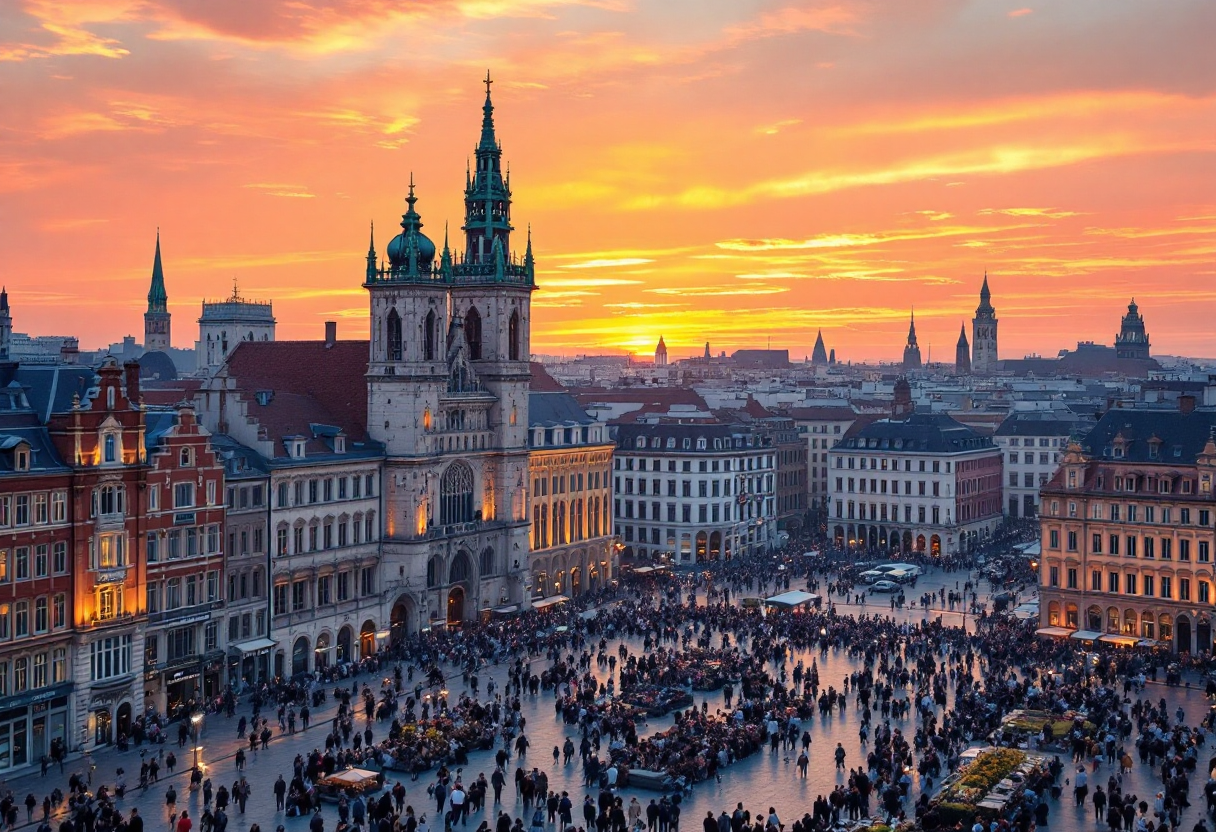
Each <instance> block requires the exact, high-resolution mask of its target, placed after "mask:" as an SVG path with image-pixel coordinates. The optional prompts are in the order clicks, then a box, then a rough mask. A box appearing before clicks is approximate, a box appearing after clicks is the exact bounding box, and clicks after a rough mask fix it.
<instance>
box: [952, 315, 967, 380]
mask: <svg viewBox="0 0 1216 832" xmlns="http://www.w3.org/2000/svg"><path fill="white" fill-rule="evenodd" d="M954 371H955V372H956V373H958V374H959V375H969V374H970V373H971V345H970V344H969V343H967V325H966V324H965V323H960V324H959V326H958V343H957V344H955V345H954Z"/></svg>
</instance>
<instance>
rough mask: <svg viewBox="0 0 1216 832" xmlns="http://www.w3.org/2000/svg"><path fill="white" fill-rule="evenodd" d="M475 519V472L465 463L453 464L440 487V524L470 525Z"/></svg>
mask: <svg viewBox="0 0 1216 832" xmlns="http://www.w3.org/2000/svg"><path fill="white" fill-rule="evenodd" d="M472 519H473V472H472V470H471V469H470V468H469V466H468V465H465V464H464V463H463V462H453V463H452V464H451V465H449V466H448V467H447V470H446V471H444V472H443V480H442V482H441V483H440V486H439V522H440V523H441V524H443V525H445V526H446V525H448V524H450V523H468V522H471V521H472Z"/></svg>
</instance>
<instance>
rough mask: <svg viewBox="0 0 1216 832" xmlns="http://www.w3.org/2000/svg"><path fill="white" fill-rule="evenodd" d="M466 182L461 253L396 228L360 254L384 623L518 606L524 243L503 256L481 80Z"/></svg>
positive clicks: (501, 212)
mask: <svg viewBox="0 0 1216 832" xmlns="http://www.w3.org/2000/svg"><path fill="white" fill-rule="evenodd" d="M475 158H476V165H475V168H474V170H472V171H470V172H469V174H468V175H467V177H466V184H465V194H464V203H465V217H464V225H463V226H462V231H463V232H464V251H463V252H459V251H457V252H454V251H452V250H451V248H450V247H449V245H448V241H447V238H446V233H445V239H444V244H443V250H442V252H441V253H438V256H437V252H436V246H435V244H434V243H433V242H432V241H431V240H430V239H429V238H428V237H426V235H424V234H423V233H422V219H421V216H420V215H419V213H418V211H417V210H416V208H415V204H416V202H417V197H416V196H415V195H414V186H413V185H412V184H411V186H410V192H409V196H408V197H407V199H406V203H407V206H408V208H407V211H406V213H405V214H404V215H403V216H402V218H401V233H400V234H398V235H397V236H396V237H394V238H393V240H392V241H390V242H389V244H388V247H387V251H386V253H387V257H386V258H385V259H384V260H383V261H381V260H380V259H379V258H378V257H377V254H376V251H375V248H374V244H373V246H372V248H371V249H370V250H369V251H368V254H367V269H366V278H365V281H364V284H363V285H364V287H365V288H366V289H367V291H368V295H369V300H370V307H371V309H370V311H371V345H370V362H369V365H368V368H367V403H368V404H367V427H368V433H369V434H370V436H371V438H372V439H373V440H375V441H376V442H378V443H380V444H382V445H383V447H384V449H385V462H384V474H383V482H384V510H385V512H384V526H383V531H384V539H383V541H382V544H381V546H382V549H381V551H382V558H383V571H384V574H385V576H386V580H387V581H388V586H387V587H386V593H387V594H389V595H395V597H394V598H393V600H392V601H391V602H390V604H391V607H390V609H391V621H392V625H393V627H394V628H396V629H398V630H403V631H404V632H413V631H415V630H417V629H418V628H419V627H420V626H421V627H428V626H438V625H444V624H459V623H460V622H462V621H464V620H466V619H470V618H473V617H475V616H477V615H479V614H480V613H481V612H482V611H485V610H489V609H492V608H494V607H500V606H506V605H510V604H518V603H522V602H524V601H525V600H526V590H525V582H526V579H527V575H528V550H529V544H528V515H527V510H528V506H527V495H528V478H529V473H528V387H529V376H530V367H529V363H528V358H529V330H530V324H531V295H532V292H533V290H534V289H535V288H536V282H535V269H534V265H533V259H532V246H531V241H530V240H529V242H528V245H527V247H526V250H525V253H524V255H523V256H522V257H518V256H516V255H515V254H513V253H512V251H511V233H512V231H513V230H514V227H513V226H512V224H511V189H510V185H509V183H508V181H507V178H506V177H504V175H503V170H502V147H501V145H500V144H499V143H498V139H497V137H496V136H495V132H494V106H493V103H492V102H491V98H490V80H489V78H488V77H487V79H486V98H485V103H484V105H483V107H482V124H481V139H480V141H479V142H478V144H477V147H476V150H475Z"/></svg>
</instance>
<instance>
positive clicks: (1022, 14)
mask: <svg viewBox="0 0 1216 832" xmlns="http://www.w3.org/2000/svg"><path fill="white" fill-rule="evenodd" d="M1033 11H1034V9H1014V10H1013V11H1011V12H1009V15H1008V16H1009V17H1025V16H1026V15H1028V14H1031V13H1032V12H1033Z"/></svg>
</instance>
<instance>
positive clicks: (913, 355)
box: [903, 312, 921, 370]
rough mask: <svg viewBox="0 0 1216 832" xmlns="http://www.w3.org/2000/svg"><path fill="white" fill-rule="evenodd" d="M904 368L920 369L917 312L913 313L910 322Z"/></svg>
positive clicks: (905, 346)
mask: <svg viewBox="0 0 1216 832" xmlns="http://www.w3.org/2000/svg"><path fill="white" fill-rule="evenodd" d="M903 366H904V369H905V370H919V369H920V367H921V363H920V345H919V344H917V343H916V313H915V312H913V313H912V320H911V321H910V322H909V324H908V343H907V344H906V345H904V365H903Z"/></svg>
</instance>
